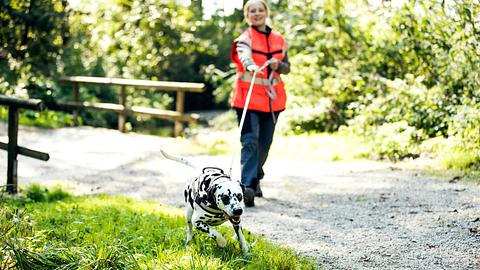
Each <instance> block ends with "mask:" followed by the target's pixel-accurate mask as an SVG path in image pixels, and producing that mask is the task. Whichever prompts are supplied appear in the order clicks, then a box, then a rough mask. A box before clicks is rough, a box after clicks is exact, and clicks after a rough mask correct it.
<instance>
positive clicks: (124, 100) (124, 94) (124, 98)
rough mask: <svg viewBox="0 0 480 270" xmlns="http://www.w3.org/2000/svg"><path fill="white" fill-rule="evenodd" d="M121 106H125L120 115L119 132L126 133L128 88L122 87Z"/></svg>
mask: <svg viewBox="0 0 480 270" xmlns="http://www.w3.org/2000/svg"><path fill="white" fill-rule="evenodd" d="M119 104H120V105H122V106H123V111H121V112H120V113H119V114H118V130H120V131H121V132H125V123H126V122H127V106H126V104H127V88H126V86H125V85H122V88H121V89H120V100H119Z"/></svg>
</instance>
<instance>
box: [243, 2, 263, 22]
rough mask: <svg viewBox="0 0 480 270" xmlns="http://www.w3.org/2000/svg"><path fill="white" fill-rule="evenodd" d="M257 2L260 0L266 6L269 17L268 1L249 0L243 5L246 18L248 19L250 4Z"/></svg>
mask: <svg viewBox="0 0 480 270" xmlns="http://www.w3.org/2000/svg"><path fill="white" fill-rule="evenodd" d="M256 2H260V3H262V4H263V6H264V7H265V10H266V11H267V17H269V15H270V8H269V7H268V5H267V3H266V2H265V1H264V0H248V1H247V3H245V6H243V16H244V17H245V19H247V15H248V10H249V9H250V6H251V5H252V4H253V3H256ZM247 21H248V20H247Z"/></svg>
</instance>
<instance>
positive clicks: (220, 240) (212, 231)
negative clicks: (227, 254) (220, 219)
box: [194, 220, 227, 248]
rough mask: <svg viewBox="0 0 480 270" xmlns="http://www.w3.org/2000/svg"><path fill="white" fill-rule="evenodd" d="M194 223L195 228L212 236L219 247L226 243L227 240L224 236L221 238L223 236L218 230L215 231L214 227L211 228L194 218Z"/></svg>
mask: <svg viewBox="0 0 480 270" xmlns="http://www.w3.org/2000/svg"><path fill="white" fill-rule="evenodd" d="M194 223H195V228H196V229H197V230H199V231H202V232H204V233H207V234H208V235H210V237H212V238H213V239H214V240H215V241H216V242H217V245H218V246H219V247H221V248H223V247H225V246H226V245H227V240H225V238H223V236H222V235H221V234H220V233H219V232H218V231H216V230H215V229H212V228H211V227H210V226H208V225H207V224H206V223H205V222H203V221H201V220H195V221H194Z"/></svg>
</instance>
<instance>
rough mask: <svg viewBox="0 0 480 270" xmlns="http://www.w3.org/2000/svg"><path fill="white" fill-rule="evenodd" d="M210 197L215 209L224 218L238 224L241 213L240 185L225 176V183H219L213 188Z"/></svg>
mask: <svg viewBox="0 0 480 270" xmlns="http://www.w3.org/2000/svg"><path fill="white" fill-rule="evenodd" d="M222 180H223V179H222ZM212 195H213V197H214V200H215V203H216V204H217V207H218V208H219V209H222V210H223V212H224V214H225V217H226V218H228V219H229V220H230V221H232V222H233V223H239V222H240V216H241V215H242V213H243V205H242V202H243V191H242V187H241V184H240V183H239V182H238V181H233V180H231V179H230V178H229V177H227V176H225V181H221V182H220V183H219V184H217V185H216V186H215V189H214V190H213V194H212Z"/></svg>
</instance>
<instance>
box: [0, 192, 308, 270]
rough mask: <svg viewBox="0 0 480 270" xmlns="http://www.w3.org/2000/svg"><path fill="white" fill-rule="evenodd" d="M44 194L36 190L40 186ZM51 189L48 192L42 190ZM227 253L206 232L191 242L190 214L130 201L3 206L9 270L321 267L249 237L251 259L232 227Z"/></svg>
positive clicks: (12, 202)
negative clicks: (188, 233) (187, 233)
mask: <svg viewBox="0 0 480 270" xmlns="http://www.w3.org/2000/svg"><path fill="white" fill-rule="evenodd" d="M35 189H36V188H35ZM42 189H43V188H40V190H42ZM218 229H219V230H220V231H221V233H222V234H224V235H226V236H227V239H228V240H227V246H226V248H224V249H219V248H218V247H217V246H216V244H215V243H214V241H213V240H211V239H209V237H208V236H207V235H206V234H200V233H196V234H195V237H194V240H193V243H191V244H189V245H188V247H187V246H185V244H184V238H185V225H184V216H183V211H181V210H179V209H174V208H168V207H164V206H159V205H158V203H155V202H141V201H136V200H133V199H130V198H125V197H111V196H105V195H104V196H94V197H90V196H85V197H71V196H70V197H68V198H63V199H62V200H61V201H55V202H52V201H50V202H48V203H47V202H44V203H39V202H36V203H33V202H31V201H28V200H25V199H21V198H20V199H13V198H4V199H3V201H1V205H0V232H2V234H1V235H0V244H1V246H3V247H5V248H3V249H0V266H1V267H2V269H10V268H11V267H17V268H18V269H85V270H93V269H155V268H158V267H160V268H168V269H171V268H174V269H197V268H200V269H267V268H268V269H315V266H314V264H313V263H312V262H311V261H310V260H308V259H305V258H300V257H298V256H296V255H295V253H294V252H293V251H292V250H290V249H286V248H281V247H277V246H275V245H273V244H271V243H269V242H268V241H266V240H264V239H262V238H260V237H257V236H255V235H251V234H249V233H246V238H247V241H248V243H249V245H250V248H251V250H252V253H253V256H252V258H250V259H249V258H244V257H243V256H242V255H241V251H240V249H239V247H238V242H237V241H236V240H235V239H233V234H234V233H233V230H232V229H231V228H230V227H229V226H221V227H218Z"/></svg>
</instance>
